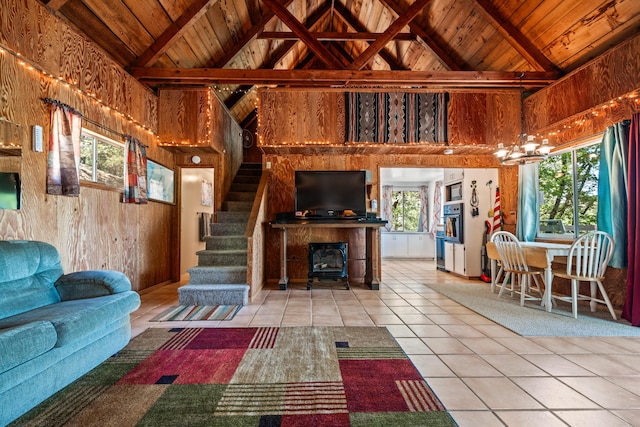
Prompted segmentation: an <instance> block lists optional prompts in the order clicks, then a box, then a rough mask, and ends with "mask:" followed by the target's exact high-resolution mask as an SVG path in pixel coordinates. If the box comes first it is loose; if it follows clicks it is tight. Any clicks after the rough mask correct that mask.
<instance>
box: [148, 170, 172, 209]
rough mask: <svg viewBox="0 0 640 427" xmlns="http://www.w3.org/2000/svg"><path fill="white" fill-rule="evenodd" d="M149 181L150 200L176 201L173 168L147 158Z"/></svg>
mask: <svg viewBox="0 0 640 427" xmlns="http://www.w3.org/2000/svg"><path fill="white" fill-rule="evenodd" d="M147 182H148V183H149V184H148V195H149V199H150V200H158V201H160V202H167V203H175V173H174V171H173V170H171V169H169V168H167V167H164V166H162V165H161V164H159V163H156V162H154V161H151V160H147Z"/></svg>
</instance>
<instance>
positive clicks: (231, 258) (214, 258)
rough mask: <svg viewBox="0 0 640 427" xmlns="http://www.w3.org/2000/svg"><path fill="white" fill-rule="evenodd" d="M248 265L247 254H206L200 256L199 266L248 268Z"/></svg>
mask: <svg viewBox="0 0 640 427" xmlns="http://www.w3.org/2000/svg"><path fill="white" fill-rule="evenodd" d="M246 265H247V253H246V252H241V253H237V254H236V253H234V254H224V253H215V252H214V253H204V254H202V255H198V266H200V267H207V266H212V267H213V266H246Z"/></svg>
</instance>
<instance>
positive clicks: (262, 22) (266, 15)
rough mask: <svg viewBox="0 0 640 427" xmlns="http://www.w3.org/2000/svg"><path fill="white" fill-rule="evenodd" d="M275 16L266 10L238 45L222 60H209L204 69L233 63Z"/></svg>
mask: <svg viewBox="0 0 640 427" xmlns="http://www.w3.org/2000/svg"><path fill="white" fill-rule="evenodd" d="M291 2H293V0H284V1H282V5H283V7H285V8H286V7H287V6H289V5H290V4H291ZM275 16H276V14H275V12H274V11H273V9H267V10H266V11H265V13H264V15H262V19H260V22H258V23H257V24H256V25H254V26H253V27H252V28H251V29H250V30H249V31H247V33H246V34H245V35H244V36H243V37H242V38H241V39H240V40H238V43H236V44H235V45H234V46H233V47H232V48H231V49H229V50H228V51H227V52H226V53H225V55H224V56H223V57H222V58H220V59H217V60H216V59H211V60H210V61H209V62H207V64H206V67H210V68H222V67H224V66H226V65H227V64H228V63H229V62H231V61H233V58H235V57H236V55H237V54H238V53H240V51H241V50H242V49H244V48H245V46H246V45H247V44H248V43H249V42H251V40H253V39H254V38H255V37H256V36H257V35H258V34H260V33H261V32H262V31H263V30H264V27H265V26H266V25H267V24H268V23H269V21H271V20H272V19H273V18H274V17H275Z"/></svg>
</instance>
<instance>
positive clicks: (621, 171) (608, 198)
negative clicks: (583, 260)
mask: <svg viewBox="0 0 640 427" xmlns="http://www.w3.org/2000/svg"><path fill="white" fill-rule="evenodd" d="M628 154H629V121H628V120H627V121H624V122H621V123H616V124H615V125H613V126H610V127H608V128H607V130H606V132H605V133H604V136H603V137H602V142H601V144H600V172H599V174H598V212H597V224H598V230H600V231H604V232H606V233H609V234H610V235H611V236H612V237H613V240H614V242H615V245H614V248H613V256H612V257H611V260H610V261H609V265H610V266H611V267H614V268H624V267H626V266H627V156H628Z"/></svg>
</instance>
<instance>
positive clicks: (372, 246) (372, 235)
mask: <svg viewBox="0 0 640 427" xmlns="http://www.w3.org/2000/svg"><path fill="white" fill-rule="evenodd" d="M365 233H366V243H365V251H366V254H365V259H366V261H365V262H366V266H365V270H366V272H365V276H364V282H365V284H366V285H367V286H369V288H371V289H372V290H374V291H377V290H379V289H380V280H379V279H378V242H379V239H378V238H377V236H378V234H377V233H378V228H373V227H367V229H366V232H365Z"/></svg>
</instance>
